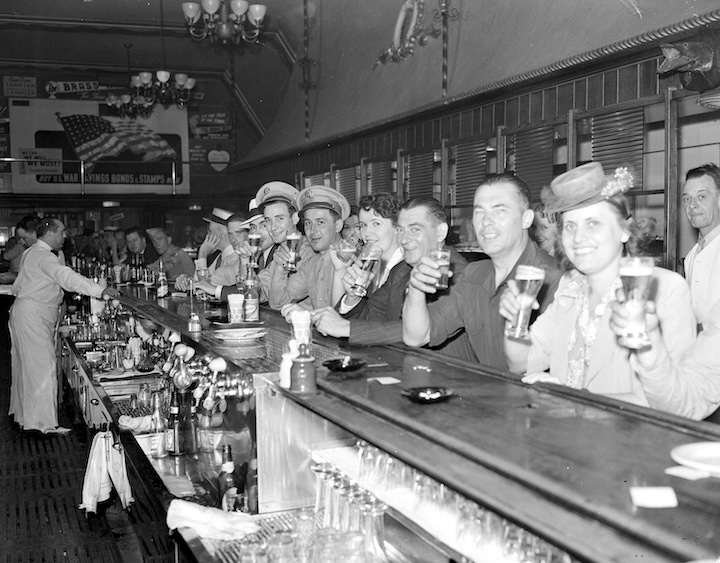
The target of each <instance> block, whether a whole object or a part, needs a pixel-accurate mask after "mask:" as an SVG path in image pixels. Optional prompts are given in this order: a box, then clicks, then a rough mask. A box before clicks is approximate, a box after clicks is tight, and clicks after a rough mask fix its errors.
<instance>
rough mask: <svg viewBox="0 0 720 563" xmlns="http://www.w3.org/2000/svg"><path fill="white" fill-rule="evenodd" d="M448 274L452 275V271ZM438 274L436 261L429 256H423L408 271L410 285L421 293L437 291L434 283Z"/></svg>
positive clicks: (438, 276) (438, 277)
mask: <svg viewBox="0 0 720 563" xmlns="http://www.w3.org/2000/svg"><path fill="white" fill-rule="evenodd" d="M448 275H449V276H452V275H453V273H452V271H450V272H448ZM440 276H441V274H440V268H439V267H438V263H437V262H436V261H435V260H433V259H432V258H430V257H429V256H423V257H422V258H420V262H418V263H417V264H416V265H415V267H414V268H413V269H412V272H410V286H411V287H414V288H415V289H417V290H419V291H422V292H423V293H437V288H436V287H435V284H436V283H437V281H438V280H439V279H440Z"/></svg>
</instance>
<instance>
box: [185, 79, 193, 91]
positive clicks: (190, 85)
mask: <svg viewBox="0 0 720 563" xmlns="http://www.w3.org/2000/svg"><path fill="white" fill-rule="evenodd" d="M185 88H186V89H188V90H192V89H193V88H195V79H194V78H188V79H187V82H185Z"/></svg>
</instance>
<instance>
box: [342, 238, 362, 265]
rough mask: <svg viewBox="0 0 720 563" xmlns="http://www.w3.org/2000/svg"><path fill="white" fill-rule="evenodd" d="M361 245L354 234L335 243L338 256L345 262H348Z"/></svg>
mask: <svg viewBox="0 0 720 563" xmlns="http://www.w3.org/2000/svg"><path fill="white" fill-rule="evenodd" d="M361 246H362V242H361V241H360V239H359V238H357V237H356V236H354V235H353V236H350V237H348V238H346V239H341V240H340V242H338V245H337V255H338V258H340V260H342V261H343V262H345V263H347V262H350V260H352V257H353V256H355V255H356V254H357V253H358V251H359V250H360V247H361Z"/></svg>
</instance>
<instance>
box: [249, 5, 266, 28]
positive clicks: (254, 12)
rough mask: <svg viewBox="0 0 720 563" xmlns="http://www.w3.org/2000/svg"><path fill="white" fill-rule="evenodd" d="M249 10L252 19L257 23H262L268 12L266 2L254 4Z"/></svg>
mask: <svg viewBox="0 0 720 563" xmlns="http://www.w3.org/2000/svg"><path fill="white" fill-rule="evenodd" d="M248 12H249V14H250V21H251V22H252V23H254V24H255V25H260V24H261V23H262V21H263V18H264V17H265V13H266V12H267V6H265V5H264V4H252V5H251V6H250V9H249V10H248Z"/></svg>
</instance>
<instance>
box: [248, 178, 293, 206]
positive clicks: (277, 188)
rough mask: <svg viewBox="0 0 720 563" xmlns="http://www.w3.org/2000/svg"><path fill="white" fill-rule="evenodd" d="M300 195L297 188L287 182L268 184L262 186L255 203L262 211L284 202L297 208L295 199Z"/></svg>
mask: <svg viewBox="0 0 720 563" xmlns="http://www.w3.org/2000/svg"><path fill="white" fill-rule="evenodd" d="M297 195H298V190H297V188H296V187H295V186H291V185H290V184H286V183H285V182H268V183H267V184H263V185H262V186H260V189H259V190H258V191H257V194H256V195H255V203H256V204H257V206H258V209H259V210H260V211H262V210H263V208H264V207H265V206H266V205H268V204H270V203H276V202H279V201H280V202H284V203H287V204H289V205H291V206H292V207H293V208H295V209H297V208H296V207H295V198H296V197H297Z"/></svg>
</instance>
